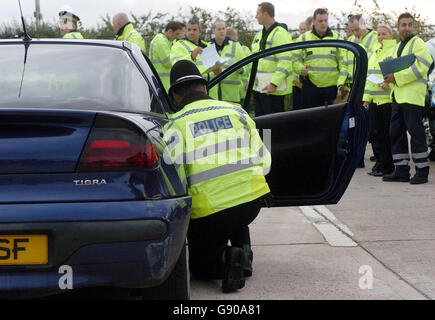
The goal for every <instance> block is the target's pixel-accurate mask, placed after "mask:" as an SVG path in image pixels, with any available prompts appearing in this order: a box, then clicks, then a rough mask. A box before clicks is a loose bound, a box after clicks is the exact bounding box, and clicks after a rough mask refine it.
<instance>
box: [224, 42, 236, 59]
mask: <svg viewBox="0 0 435 320" xmlns="http://www.w3.org/2000/svg"><path fill="white" fill-rule="evenodd" d="M236 46H237V42H235V41H233V47H232V48H231V53H227V54H225V57H228V58H234V57H235V56H236Z"/></svg>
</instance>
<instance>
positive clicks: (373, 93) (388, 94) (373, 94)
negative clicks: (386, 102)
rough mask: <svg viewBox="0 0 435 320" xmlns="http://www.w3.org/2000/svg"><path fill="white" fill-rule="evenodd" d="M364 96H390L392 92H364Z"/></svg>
mask: <svg viewBox="0 0 435 320" xmlns="http://www.w3.org/2000/svg"><path fill="white" fill-rule="evenodd" d="M364 94H369V95H372V96H390V91H380V90H379V91H372V90H364Z"/></svg>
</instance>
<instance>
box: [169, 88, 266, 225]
mask: <svg viewBox="0 0 435 320" xmlns="http://www.w3.org/2000/svg"><path fill="white" fill-rule="evenodd" d="M164 131H165V134H164V140H165V141H166V144H167V148H166V151H165V159H167V160H170V161H172V163H174V164H175V165H176V166H177V168H178V169H177V171H178V174H179V176H180V179H181V180H182V181H183V180H184V179H186V180H187V185H188V194H189V195H190V196H192V212H191V218H192V219H197V218H201V217H205V216H208V215H210V214H213V213H215V212H218V211H222V210H225V209H227V208H231V207H234V206H237V205H239V204H242V203H245V202H249V201H252V200H255V199H257V198H259V197H261V196H263V195H265V194H267V193H269V192H270V189H269V186H268V184H267V183H266V180H265V177H264V176H265V175H266V174H267V173H268V171H269V170H270V165H271V156H270V153H269V151H268V150H267V148H266V147H265V146H264V145H263V142H262V140H261V138H260V135H259V134H258V132H257V130H256V126H255V122H254V121H253V120H252V119H251V118H250V116H249V115H248V114H247V113H246V111H244V110H243V109H242V108H240V106H238V105H234V104H231V103H228V102H223V101H217V100H213V99H206V96H205V99H204V100H197V101H195V102H192V103H190V104H188V105H186V106H184V108H183V109H182V110H181V111H179V112H177V113H174V114H172V115H170V121H169V122H168V123H167V124H166V125H165V127H164Z"/></svg>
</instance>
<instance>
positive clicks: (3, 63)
mask: <svg viewBox="0 0 435 320" xmlns="http://www.w3.org/2000/svg"><path fill="white" fill-rule="evenodd" d="M154 100H155V98H154ZM154 100H153V93H152V91H151V90H150V88H149V86H148V84H147V82H146V81H145V79H144V77H143V76H142V74H141V73H140V71H139V70H138V68H137V67H136V65H135V64H134V63H133V61H132V60H131V59H130V57H129V56H128V54H127V53H126V52H125V51H124V50H122V49H120V48H115V47H108V46H97V45H71V44H33V43H32V44H31V45H30V46H29V47H28V50H27V54H26V49H25V46H24V45H21V44H17V45H15V44H13V45H12V44H5V45H0V108H55V109H81V110H83V109H85V110H115V111H125V112H144V111H151V110H150V109H151V105H152V102H153V104H155V101H154Z"/></svg>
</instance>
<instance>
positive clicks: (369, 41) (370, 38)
mask: <svg viewBox="0 0 435 320" xmlns="http://www.w3.org/2000/svg"><path fill="white" fill-rule="evenodd" d="M374 36H375V34H374V33H372V35H371V36H370V37H369V38H368V40H367V42H366V48H367V50H369V48H370V45H371V44H372V40H373V37H374ZM371 52H372V53H373V51H371Z"/></svg>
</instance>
